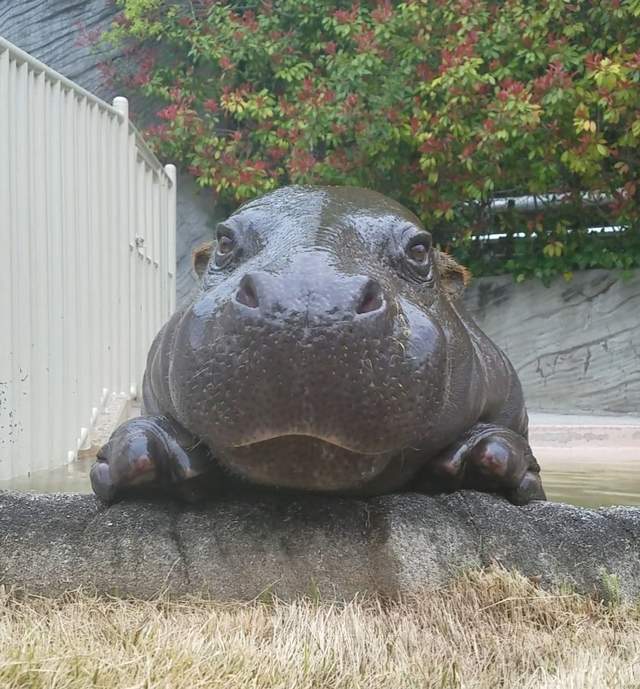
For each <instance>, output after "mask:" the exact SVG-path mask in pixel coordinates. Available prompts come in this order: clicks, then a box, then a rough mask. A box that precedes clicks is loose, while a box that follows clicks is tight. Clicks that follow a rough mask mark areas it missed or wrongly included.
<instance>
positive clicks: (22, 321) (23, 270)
mask: <svg viewBox="0 0 640 689" xmlns="http://www.w3.org/2000/svg"><path fill="white" fill-rule="evenodd" d="M14 64H15V63H14ZM12 78H13V79H14V80H15V86H14V89H15V90H14V107H15V110H14V113H13V118H12V119H13V122H12V125H13V126H12V127H10V130H11V145H12V146H13V151H12V154H11V157H12V158H13V161H14V168H13V171H14V175H13V184H12V186H11V192H12V202H11V207H12V211H13V217H12V219H11V231H12V238H11V271H12V275H13V276H14V279H15V280H16V282H18V280H19V281H20V282H19V283H18V284H16V287H17V290H16V292H14V309H13V312H12V318H11V330H12V334H13V352H14V357H13V361H12V364H13V375H12V380H13V387H14V408H13V412H14V415H15V416H14V420H15V421H14V423H15V424H16V425H15V427H14V428H15V435H16V437H17V438H18V442H17V446H14V450H15V452H14V459H15V460H16V461H17V464H16V469H17V470H18V471H20V470H21V469H22V468H23V467H28V468H27V469H26V471H25V472H24V473H28V472H30V471H31V468H32V464H31V462H32V451H31V448H32V437H33V431H32V428H31V419H30V417H31V402H32V401H31V399H30V398H29V393H30V388H31V384H30V381H29V375H30V373H31V370H30V369H31V342H32V338H31V318H30V312H31V281H29V280H22V279H21V276H26V275H29V274H30V273H31V270H30V268H31V267H30V265H29V228H30V226H31V219H30V213H29V209H30V203H29V186H30V185H29V169H30V165H29V149H30V142H29V134H30V131H29V126H28V118H27V117H26V116H24V115H23V116H22V117H21V116H20V113H24V114H25V115H26V113H28V112H29V109H30V107H31V104H30V103H29V83H28V80H29V69H28V67H27V65H26V64H21V65H18V64H15V69H14V70H13V75H11V76H10V81H11V80H12Z"/></svg>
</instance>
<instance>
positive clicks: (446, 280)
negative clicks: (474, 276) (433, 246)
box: [434, 250, 471, 301]
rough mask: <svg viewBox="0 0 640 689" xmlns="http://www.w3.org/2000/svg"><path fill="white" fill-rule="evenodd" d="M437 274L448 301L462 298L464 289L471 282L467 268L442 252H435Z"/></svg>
mask: <svg viewBox="0 0 640 689" xmlns="http://www.w3.org/2000/svg"><path fill="white" fill-rule="evenodd" d="M434 253H435V257H436V263H437V264H438V272H439V273H440V280H441V282H442V286H443V288H444V291H445V293H446V294H447V296H448V297H449V299H452V300H454V301H455V300H456V299H460V298H461V297H462V294H463V292H464V289H465V287H466V286H467V285H468V284H469V280H471V273H470V272H469V270H468V269H467V268H465V267H464V266H461V265H460V264H459V263H458V262H457V261H456V260H455V258H453V256H450V255H449V254H446V253H444V251H438V250H435V251H434Z"/></svg>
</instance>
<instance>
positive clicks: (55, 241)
mask: <svg viewBox="0 0 640 689" xmlns="http://www.w3.org/2000/svg"><path fill="white" fill-rule="evenodd" d="M47 122H48V125H49V127H48V132H47V137H46V140H47V163H48V164H47V168H46V175H47V177H48V183H49V185H50V187H49V189H50V194H49V199H48V202H49V203H48V211H47V221H48V231H47V232H48V237H49V243H48V246H49V249H48V252H47V260H48V267H49V283H48V285H47V286H48V290H49V314H48V315H49V322H48V331H49V347H48V349H49V352H48V354H49V357H48V359H49V365H48V370H49V371H50V372H55V370H56V368H57V367H59V366H60V365H61V363H63V362H64V351H65V332H64V283H63V275H62V273H63V263H64V260H65V258H64V257H65V247H64V243H63V234H62V232H63V217H62V210H63V209H62V201H63V198H64V186H63V176H64V169H63V165H62V156H63V145H62V133H63V132H62V93H61V88H60V84H59V83H58V82H53V83H51V82H48V84H47ZM64 381H65V377H63V376H60V375H55V374H50V382H51V385H50V387H49V401H48V404H49V417H50V419H51V448H52V454H51V456H50V457H49V460H50V462H51V464H52V465H53V466H57V465H60V464H63V463H64V462H65V461H66V460H67V450H66V449H65V448H66V447H67V445H68V438H67V437H65V418H64V417H65V407H66V405H67V404H68V400H67V398H66V397H65V395H64Z"/></svg>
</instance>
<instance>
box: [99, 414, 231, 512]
mask: <svg viewBox="0 0 640 689" xmlns="http://www.w3.org/2000/svg"><path fill="white" fill-rule="evenodd" d="M217 474H218V468H217V465H216V464H215V462H214V460H213V459H212V457H211V455H210V453H209V450H208V449H207V447H206V446H205V445H204V444H202V443H200V442H199V441H198V440H197V439H196V438H194V437H193V436H191V435H190V434H189V433H188V432H187V431H185V430H184V429H183V428H182V427H181V426H179V425H178V424H177V423H176V422H174V421H172V420H170V419H168V418H167V417H166V416H142V417H139V418H136V419H131V420H129V421H126V422H125V423H123V424H122V425H120V426H119V427H118V428H117V429H116V430H115V431H114V433H113V435H112V436H111V438H110V439H109V441H108V442H107V443H106V444H105V445H103V447H102V448H101V449H100V451H99V452H98V455H97V461H96V463H95V464H94V465H93V466H92V467H91V485H92V487H93V490H94V492H95V493H96V494H97V495H98V496H99V497H100V498H102V500H104V501H105V502H114V501H116V500H118V499H120V498H121V497H123V496H125V495H132V494H136V493H146V494H148V493H150V492H155V491H157V492H162V493H169V494H171V495H175V496H177V497H180V498H183V499H185V500H189V501H194V500H198V499H201V498H203V497H205V494H206V493H207V492H208V490H209V489H210V488H211V487H212V485H213V486H215V482H216V478H217ZM205 475H206V476H205Z"/></svg>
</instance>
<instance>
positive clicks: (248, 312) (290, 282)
mask: <svg viewBox="0 0 640 689" xmlns="http://www.w3.org/2000/svg"><path fill="white" fill-rule="evenodd" d="M234 306H235V309H236V315H237V316H239V317H242V316H251V317H252V318H254V317H255V316H256V315H258V316H262V317H264V318H266V319H269V320H274V319H277V318H283V317H284V318H286V317H294V318H295V317H296V316H299V317H304V320H305V321H306V322H312V321H320V322H322V323H323V324H326V323H327V322H330V321H336V322H339V321H352V320H360V319H363V318H367V319H371V318H374V317H375V318H377V319H379V320H381V321H382V320H384V318H383V317H384V315H385V314H386V313H387V312H388V309H389V300H388V299H387V298H386V297H385V294H384V291H383V289H382V287H381V285H380V283H379V282H378V281H377V280H375V279H373V278H370V277H366V276H361V275H355V276H353V275H352V276H338V275H336V274H335V273H333V274H332V273H327V272H326V271H325V272H324V273H319V274H313V273H309V274H305V273H297V274H294V275H291V274H289V275H284V276H283V275H273V274H270V273H267V272H262V271H255V272H249V273H246V274H245V275H244V276H243V277H242V278H241V280H240V283H239V286H238V289H237V291H236V293H235V296H234Z"/></svg>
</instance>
